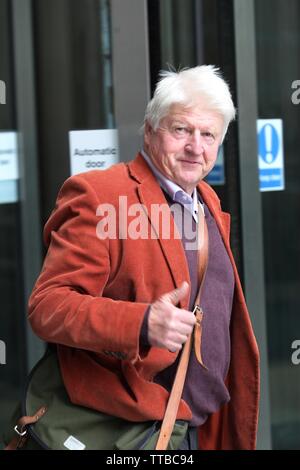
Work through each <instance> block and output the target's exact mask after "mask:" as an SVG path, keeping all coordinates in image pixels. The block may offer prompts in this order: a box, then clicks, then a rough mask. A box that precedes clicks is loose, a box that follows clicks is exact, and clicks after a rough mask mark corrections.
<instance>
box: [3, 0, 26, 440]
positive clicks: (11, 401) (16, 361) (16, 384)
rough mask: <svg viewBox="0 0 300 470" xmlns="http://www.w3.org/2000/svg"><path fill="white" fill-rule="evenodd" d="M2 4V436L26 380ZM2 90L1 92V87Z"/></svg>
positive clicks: (10, 82)
mask: <svg viewBox="0 0 300 470" xmlns="http://www.w3.org/2000/svg"><path fill="white" fill-rule="evenodd" d="M10 3H11V2H9V1H8V0H0V80H1V82H2V91H3V94H2V96H1V100H0V299H1V301H0V435H1V434H2V431H3V430H4V429H6V426H7V423H8V419H9V416H10V413H11V412H12V409H13V407H14V406H15V404H16V403H17V400H18V399H19V396H20V391H21V387H22V385H23V382H24V378H25V375H26V354H25V351H26V347H25V346H26V333H25V331H26V330H25V314H24V285H23V274H22V243H21V206H20V192H19V168H18V166H19V165H18V151H17V128H16V115H15V89H14V70H13V68H14V67H13V63H12V57H13V51H12V30H11V9H10ZM3 84H5V86H4V85H3Z"/></svg>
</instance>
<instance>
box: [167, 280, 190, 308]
mask: <svg viewBox="0 0 300 470" xmlns="http://www.w3.org/2000/svg"><path fill="white" fill-rule="evenodd" d="M188 291H189V285H188V283H187V282H185V281H184V282H183V283H182V284H181V286H180V287H178V289H174V290H172V291H171V292H168V293H167V294H164V295H163V296H162V297H161V299H162V300H164V301H165V302H170V303H171V304H172V305H177V304H178V303H179V302H180V300H182V299H184V297H185V296H186V295H187V293H188Z"/></svg>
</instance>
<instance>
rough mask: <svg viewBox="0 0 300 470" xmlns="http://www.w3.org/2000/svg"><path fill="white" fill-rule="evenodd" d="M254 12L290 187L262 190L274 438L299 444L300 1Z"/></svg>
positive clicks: (261, 88) (262, 93)
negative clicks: (296, 345) (295, 361)
mask: <svg viewBox="0 0 300 470" xmlns="http://www.w3.org/2000/svg"><path fill="white" fill-rule="evenodd" d="M255 13H256V15H255V16H256V55H257V88H258V109H259V116H258V117H259V118H261V119H282V123H283V152H284V167H285V168H284V173H285V187H284V190H281V191H272V190H270V191H267V192H262V210H263V236H264V254H265V259H264V261H265V284H266V307H267V337H268V356H269V378H270V395H271V397H270V398H271V423H272V440H273V448H274V449H300V366H297V364H293V361H292V354H293V349H292V344H293V342H294V341H295V340H300V297H299V291H300V244H299V240H300V158H299V147H300V132H299V129H300V104H299V99H297V96H298V97H299V95H300V92H299V91H298V95H297V89H296V88H297V81H298V80H299V79H300V3H299V1H298V0H288V1H287V2H282V1H281V0H262V1H261V0H256V1H255ZM299 84H300V82H298V85H299ZM272 145H273V144H272V135H271V141H270V149H272Z"/></svg>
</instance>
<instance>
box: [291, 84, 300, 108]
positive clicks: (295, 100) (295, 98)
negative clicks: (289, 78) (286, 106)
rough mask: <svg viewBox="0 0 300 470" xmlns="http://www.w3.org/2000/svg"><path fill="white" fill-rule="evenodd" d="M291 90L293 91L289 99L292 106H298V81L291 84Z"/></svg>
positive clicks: (299, 102)
mask: <svg viewBox="0 0 300 470" xmlns="http://www.w3.org/2000/svg"><path fill="white" fill-rule="evenodd" d="M292 89H293V90H295V91H294V92H293V93H292V96H291V99H292V103H293V104H300V80H294V81H293V83H292Z"/></svg>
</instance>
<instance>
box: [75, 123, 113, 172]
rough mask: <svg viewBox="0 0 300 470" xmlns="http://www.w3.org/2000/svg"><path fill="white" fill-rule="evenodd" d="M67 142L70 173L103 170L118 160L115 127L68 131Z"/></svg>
mask: <svg viewBox="0 0 300 470" xmlns="http://www.w3.org/2000/svg"><path fill="white" fill-rule="evenodd" d="M69 142H70V160H71V175H76V174H78V173H84V172H86V171H90V170H105V169H106V168H109V167H110V166H111V165H113V164H114V163H118V161H119V145H118V131H117V130H116V129H96V130H88V131H70V132H69Z"/></svg>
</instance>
